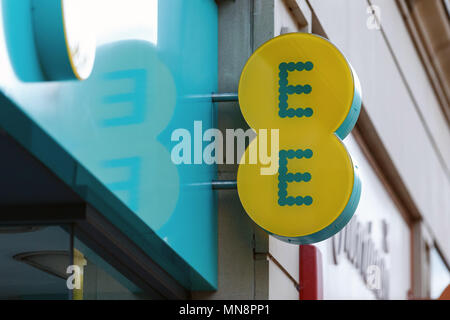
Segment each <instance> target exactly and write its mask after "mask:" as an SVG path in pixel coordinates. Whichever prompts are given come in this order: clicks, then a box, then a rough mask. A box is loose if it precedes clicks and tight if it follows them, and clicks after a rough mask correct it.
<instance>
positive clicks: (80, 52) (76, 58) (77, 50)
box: [62, 0, 96, 80]
mask: <svg viewBox="0 0 450 320" xmlns="http://www.w3.org/2000/svg"><path fill="white" fill-rule="evenodd" d="M91 2H94V3H95V2H96V1H89V0H75V1H74V0H63V2H62V5H63V19H64V33H65V36H66V44H67V49H68V50H69V56H70V62H71V65H72V68H73V71H74V72H75V74H76V76H77V78H78V79H81V80H84V79H87V78H88V77H89V75H90V74H91V71H92V68H93V66H94V60H95V30H92V29H93V26H94V24H93V23H92V21H93V20H92V18H93V17H92V12H91V11H90V7H91Z"/></svg>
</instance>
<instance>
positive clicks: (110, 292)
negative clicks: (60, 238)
mask: <svg viewBox="0 0 450 320" xmlns="http://www.w3.org/2000/svg"><path fill="white" fill-rule="evenodd" d="M74 247H75V248H74V253H75V256H74V264H75V265H78V266H80V267H81V268H82V277H81V279H80V280H81V281H80V286H79V288H80V289H79V290H74V294H73V298H74V299H76V300H118V299H120V300H135V299H149V298H150V297H149V296H147V295H146V294H145V293H143V292H142V290H141V289H139V288H138V287H137V286H136V285H134V284H133V283H132V282H131V281H129V280H128V279H127V278H125V277H124V276H123V275H122V274H121V273H119V272H118V271H117V270H116V269H115V268H114V267H112V266H111V265H110V264H108V263H107V262H106V261H105V260H103V259H102V258H101V257H100V256H99V255H98V254H97V253H95V252H94V251H92V250H91V249H90V248H88V247H87V246H86V245H84V243H83V242H81V241H80V240H79V239H78V238H75V241H74Z"/></svg>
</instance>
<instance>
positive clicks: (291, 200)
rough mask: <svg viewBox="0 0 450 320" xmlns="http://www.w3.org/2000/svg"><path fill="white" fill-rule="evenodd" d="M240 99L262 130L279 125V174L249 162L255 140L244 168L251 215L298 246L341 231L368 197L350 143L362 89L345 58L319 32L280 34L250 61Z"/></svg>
mask: <svg viewBox="0 0 450 320" xmlns="http://www.w3.org/2000/svg"><path fill="white" fill-rule="evenodd" d="M239 103H240V107H241V111H242V114H243V116H244V118H245V120H246V121H247V123H248V124H249V125H250V127H252V128H253V129H255V131H256V132H258V131H259V130H260V129H268V128H270V129H278V130H279V148H278V150H279V153H278V170H277V172H276V173H275V174H261V169H262V168H263V167H264V164H263V163H261V162H258V164H256V165H255V164H246V163H245V161H243V160H245V159H244V157H249V150H250V149H251V147H252V145H250V146H249V147H248V148H247V150H246V152H245V154H244V155H243V160H241V164H240V165H239V169H238V178H237V185H238V192H239V197H240V200H241V202H242V205H243V206H244V208H245V210H246V212H247V213H248V215H249V216H250V217H251V218H252V219H253V220H254V221H255V222H256V224H258V225H259V226H260V227H261V228H263V229H265V230H266V231H267V232H269V233H271V234H272V235H274V236H275V237H277V238H279V239H281V240H284V241H287V242H290V243H294V244H307V243H314V242H318V241H322V240H325V239H327V238H329V237H331V236H332V235H334V234H335V233H337V232H338V231H339V230H341V229H342V228H343V227H344V226H345V225H346V224H347V223H348V222H349V220H350V219H351V217H352V216H353V214H354V212H355V210H356V207H357V205H358V202H359V198H360V194H361V182H360V180H359V178H358V175H357V171H356V167H355V165H354V163H353V161H352V159H351V157H350V154H349V153H348V151H347V149H346V148H345V146H344V144H343V142H342V139H344V138H345V137H346V136H347V135H348V134H349V133H350V131H351V130H352V128H353V127H354V125H355V123H356V120H357V119H358V116H359V112H360V108H361V88H360V84H359V80H358V78H357V75H356V73H355V71H354V70H353V69H352V67H351V66H350V64H349V63H348V61H347V60H346V58H345V57H344V55H343V54H342V53H341V52H340V51H339V50H338V49H337V48H336V47H335V46H334V45H333V44H332V43H331V42H329V41H328V40H326V39H324V38H322V37H320V36H317V35H313V34H304V33H291V34H286V35H282V36H279V37H276V38H274V39H272V40H270V41H268V42H266V43H265V44H263V45H262V46H261V47H260V48H258V50H256V51H255V52H254V54H253V55H252V56H251V57H250V58H249V60H248V61H247V63H246V65H245V67H244V69H243V71H242V74H241V79H240V82H239ZM256 143H257V139H255V140H253V142H252V144H256Z"/></svg>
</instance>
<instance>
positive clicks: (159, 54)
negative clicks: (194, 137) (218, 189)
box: [0, 0, 217, 290]
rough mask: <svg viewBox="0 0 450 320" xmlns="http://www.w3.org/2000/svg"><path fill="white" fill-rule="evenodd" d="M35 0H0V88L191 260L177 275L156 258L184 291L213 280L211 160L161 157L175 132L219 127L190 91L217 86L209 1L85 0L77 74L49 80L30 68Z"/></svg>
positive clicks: (35, 58)
mask: <svg viewBox="0 0 450 320" xmlns="http://www.w3.org/2000/svg"><path fill="white" fill-rule="evenodd" d="M46 1H49V2H50V1H52V2H53V1H54V2H60V1H57V0H46ZM38 3H39V1H36V0H34V1H29V0H3V1H2V6H1V10H2V15H1V21H0V26H1V27H0V28H2V29H1V30H0V59H1V60H0V64H2V66H5V67H4V68H3V67H2V73H1V74H0V90H1V91H2V92H3V93H4V94H5V95H7V96H8V97H9V98H10V99H12V100H13V101H14V102H15V104H16V105H17V108H20V109H21V110H22V111H24V112H25V113H26V114H27V115H28V116H29V117H30V118H31V119H32V120H33V121H34V122H35V123H37V124H38V125H39V126H41V127H42V128H43V129H44V130H45V131H46V132H47V133H48V134H50V135H51V136H52V137H53V138H54V139H55V140H56V141H57V142H58V143H59V144H60V145H61V146H62V147H64V148H65V149H66V150H67V151H68V152H69V153H70V154H71V155H72V156H73V157H74V158H76V159H77V160H78V161H79V162H80V163H81V164H82V165H84V166H85V167H86V168H87V169H88V170H89V171H90V172H91V173H92V174H94V175H95V176H96V177H97V178H98V179H99V180H100V181H101V182H102V183H103V184H104V185H106V186H107V187H108V188H109V190H111V191H112V192H114V194H115V195H116V196H117V197H118V198H120V199H121V200H122V201H123V203H125V204H126V205H127V206H128V207H129V208H130V209H131V210H132V211H133V212H134V213H135V214H136V215H137V216H138V217H139V218H140V219H141V221H142V224H144V225H146V226H148V227H149V228H150V229H152V230H154V231H155V232H156V233H157V234H158V236H159V237H160V238H161V239H163V240H164V241H165V243H166V244H167V246H168V247H170V248H171V249H173V250H174V251H175V252H176V254H178V255H179V256H180V257H181V258H182V259H184V260H185V261H186V262H187V263H188V264H189V265H190V266H191V268H192V271H191V272H190V274H191V275H190V277H189V278H185V277H184V278H181V277H180V276H179V275H178V274H177V270H176V268H174V267H173V266H163V267H166V270H168V272H170V273H171V274H172V276H174V277H175V278H176V279H177V280H179V281H180V282H181V283H182V284H183V285H184V286H185V287H186V288H188V289H192V290H211V289H215V288H216V286H217V208H216V196H215V194H214V191H213V190H212V189H211V186H210V185H209V184H208V182H210V181H212V180H213V179H215V177H216V171H217V170H216V167H215V166H214V165H206V164H201V165H187V164H179V165H176V164H174V163H173V162H172V161H171V156H170V151H171V149H172V147H173V145H174V142H173V141H171V133H172V132H173V131H174V130H176V129H178V128H184V129H187V130H190V131H193V130H194V128H193V123H194V121H202V123H203V128H204V129H205V130H206V129H208V128H214V127H216V125H217V123H216V111H215V106H214V105H213V104H212V103H211V101H210V100H208V99H195V98H193V97H195V96H197V97H198V96H202V95H203V96H204V95H208V94H210V93H212V92H215V91H216V90H217V7H216V4H215V2H214V1H212V0H189V1H182V0H164V1H157V0H145V1H140V0H126V1H125V0H123V1H114V2H109V1H103V0H96V1H90V3H92V12H90V13H91V15H93V16H94V17H95V18H96V20H97V21H96V24H93V27H92V32H93V33H97V34H96V35H97V47H96V53H95V63H94V64H93V68H92V70H91V73H90V76H89V77H88V78H87V79H86V80H84V81H79V80H77V78H78V77H76V78H74V79H75V80H72V81H43V80H52V79H49V77H47V76H45V72H44V76H42V74H43V73H42V70H41V69H39V67H42V64H40V63H39V61H41V60H42V59H43V57H42V56H40V54H41V55H42V54H45V53H43V52H45V47H44V48H40V49H39V48H38V47H37V42H36V41H39V39H36V38H35V36H34V32H35V31H34V27H35V25H34V22H33V21H34V20H33V16H32V14H31V8H32V6H36V5H37V4H38ZM63 3H64V2H63ZM119 18H120V19H119ZM96 26H97V27H96ZM36 52H37V53H38V54H34V53H36ZM31 53H33V54H31ZM49 54H50V53H49ZM49 59H50V56H49V57H46V60H47V61H49ZM55 66H56V64H55V65H54V67H55ZM55 72H56V71H55ZM56 73H57V72H56ZM50 78H52V77H50ZM53 79H55V77H53ZM17 130H20V128H17ZM192 133H193V132H192ZM144 230H145V229H144ZM140 236H141V238H143V239H145V231H143V234H140ZM142 246H143V248H144V249H145V248H146V244H145V242H144V243H142ZM147 247H149V246H147ZM163 249H164V248H159V249H158V250H163ZM149 250H150V249H149ZM151 250H155V248H151Z"/></svg>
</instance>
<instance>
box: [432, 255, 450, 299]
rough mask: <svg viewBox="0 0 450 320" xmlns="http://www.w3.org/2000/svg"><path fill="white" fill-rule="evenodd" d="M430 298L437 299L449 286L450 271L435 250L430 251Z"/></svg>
mask: <svg viewBox="0 0 450 320" xmlns="http://www.w3.org/2000/svg"><path fill="white" fill-rule="evenodd" d="M430 275H431V281H430V289H431V290H430V297H431V299H437V298H439V296H440V295H441V294H442V291H444V289H445V288H446V287H447V286H448V285H449V284H450V270H449V269H448V268H447V266H446V265H445V263H444V261H443V260H442V257H441V256H440V254H439V252H438V251H437V250H436V248H433V249H431V250H430Z"/></svg>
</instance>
